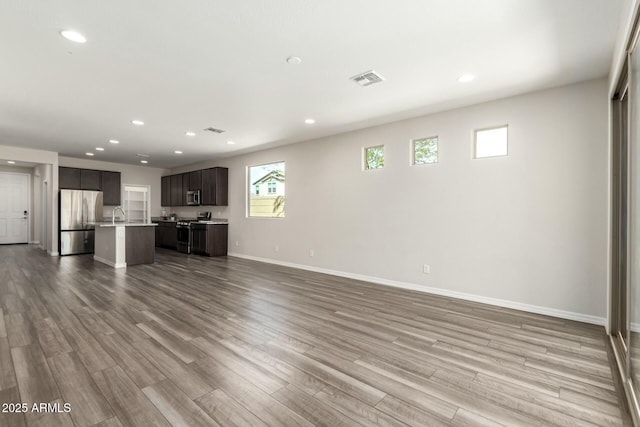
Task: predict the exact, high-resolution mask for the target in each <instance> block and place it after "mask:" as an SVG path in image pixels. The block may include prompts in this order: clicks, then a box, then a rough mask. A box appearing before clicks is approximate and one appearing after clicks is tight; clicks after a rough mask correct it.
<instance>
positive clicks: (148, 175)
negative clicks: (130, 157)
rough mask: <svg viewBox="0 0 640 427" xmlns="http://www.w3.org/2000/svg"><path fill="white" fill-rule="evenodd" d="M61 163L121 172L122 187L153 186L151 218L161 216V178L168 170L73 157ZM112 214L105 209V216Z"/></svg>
mask: <svg viewBox="0 0 640 427" xmlns="http://www.w3.org/2000/svg"><path fill="white" fill-rule="evenodd" d="M59 161H60V166H65V167H73V168H83V169H96V170H107V171H114V172H120V173H121V183H122V185H125V184H137V185H149V186H151V216H159V215H160V213H161V208H160V196H161V194H160V193H161V187H160V178H161V177H162V175H166V174H168V173H169V171H168V170H167V169H160V168H153V167H146V166H135V165H126V164H122V163H110V162H102V161H99V160H89V159H76V158H72V157H60V160H59ZM110 212H111V209H108V210H107V209H105V215H107V216H109V215H110V214H111V213H110Z"/></svg>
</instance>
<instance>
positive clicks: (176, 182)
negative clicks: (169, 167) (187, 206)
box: [171, 175, 184, 206]
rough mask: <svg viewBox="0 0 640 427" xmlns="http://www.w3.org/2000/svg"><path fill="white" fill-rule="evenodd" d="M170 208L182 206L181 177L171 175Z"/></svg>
mask: <svg viewBox="0 0 640 427" xmlns="http://www.w3.org/2000/svg"><path fill="white" fill-rule="evenodd" d="M171 206H184V202H183V196H182V175H171Z"/></svg>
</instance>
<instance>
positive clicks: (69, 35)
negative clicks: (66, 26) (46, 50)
mask: <svg viewBox="0 0 640 427" xmlns="http://www.w3.org/2000/svg"><path fill="white" fill-rule="evenodd" d="M60 35H61V36H62V37H64V38H65V39H67V40H71V41H72V42H76V43H86V42H87V38H86V37H85V36H83V35H82V34H80V33H79V32H77V31H73V30H62V31H60Z"/></svg>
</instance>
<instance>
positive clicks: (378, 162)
mask: <svg viewBox="0 0 640 427" xmlns="http://www.w3.org/2000/svg"><path fill="white" fill-rule="evenodd" d="M383 167H384V145H378V146H376V147H367V148H365V149H364V168H365V170H366V169H381V168H383Z"/></svg>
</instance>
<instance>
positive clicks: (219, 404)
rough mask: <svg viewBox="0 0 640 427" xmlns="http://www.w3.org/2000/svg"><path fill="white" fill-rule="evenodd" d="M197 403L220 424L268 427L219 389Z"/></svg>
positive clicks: (232, 426)
mask: <svg viewBox="0 0 640 427" xmlns="http://www.w3.org/2000/svg"><path fill="white" fill-rule="evenodd" d="M196 403H197V404H198V405H200V407H201V408H202V409H203V410H204V411H205V412H206V413H207V414H209V416H210V417H211V418H213V419H214V420H216V422H218V424H220V425H223V426H229V427H266V426H267V425H266V424H265V423H263V422H262V421H260V419H259V418H258V417H256V416H255V415H253V414H252V413H251V412H249V411H248V410H247V409H246V408H245V407H243V406H242V405H240V404H239V403H238V402H236V401H235V400H233V399H232V398H231V397H229V396H228V395H227V394H226V393H225V392H224V391H222V390H220V389H217V390H214V391H212V392H211V393H208V394H206V395H204V396H202V397H200V398H199V399H198V400H196Z"/></svg>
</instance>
